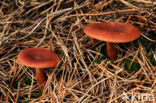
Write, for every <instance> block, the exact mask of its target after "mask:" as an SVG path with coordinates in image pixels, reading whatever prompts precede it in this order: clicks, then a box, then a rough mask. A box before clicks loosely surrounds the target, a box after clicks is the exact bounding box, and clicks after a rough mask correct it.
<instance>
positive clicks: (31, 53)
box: [17, 48, 60, 85]
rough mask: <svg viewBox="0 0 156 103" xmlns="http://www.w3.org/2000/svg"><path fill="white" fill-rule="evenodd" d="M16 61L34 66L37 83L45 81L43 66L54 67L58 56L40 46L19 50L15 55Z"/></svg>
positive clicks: (58, 59)
mask: <svg viewBox="0 0 156 103" xmlns="http://www.w3.org/2000/svg"><path fill="white" fill-rule="evenodd" d="M17 59H18V61H19V62H20V63H21V64H23V65H25V66H28V67H32V68H36V79H37V82H38V84H39V85H43V83H45V81H46V78H45V73H44V71H43V70H42V69H43V68H49V67H54V66H56V65H57V64H58V62H59V61H60V58H59V57H58V56H57V55H56V54H55V53H53V52H51V51H49V50H46V49H42V48H29V49H24V50H22V51H20V53H19V54H18V56H17Z"/></svg>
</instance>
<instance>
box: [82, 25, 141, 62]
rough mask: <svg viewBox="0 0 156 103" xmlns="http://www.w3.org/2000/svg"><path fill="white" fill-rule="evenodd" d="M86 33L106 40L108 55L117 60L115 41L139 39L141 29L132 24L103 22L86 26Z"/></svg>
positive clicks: (123, 41) (124, 41) (122, 41)
mask: <svg viewBox="0 0 156 103" xmlns="http://www.w3.org/2000/svg"><path fill="white" fill-rule="evenodd" d="M84 32H85V33H86V35H88V36H90V37H92V38H95V39H98V40H102V41H106V46H107V56H108V57H109V58H110V59H111V60H116V58H117V50H116V47H115V44H114V43H126V42H130V41H133V40H135V39H137V38H138V37H139V36H140V31H139V30H138V29H137V28H136V27H135V26H133V25H131V24H126V23H121V22H103V23H94V24H89V25H88V26H86V27H85V29H84Z"/></svg>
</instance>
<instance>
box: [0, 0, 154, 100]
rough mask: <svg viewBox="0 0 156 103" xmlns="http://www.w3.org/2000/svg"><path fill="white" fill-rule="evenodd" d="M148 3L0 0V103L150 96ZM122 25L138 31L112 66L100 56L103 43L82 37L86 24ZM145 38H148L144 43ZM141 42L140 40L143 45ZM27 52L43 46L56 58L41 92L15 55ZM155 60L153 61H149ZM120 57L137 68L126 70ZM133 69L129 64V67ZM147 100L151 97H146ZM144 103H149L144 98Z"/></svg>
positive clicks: (134, 0) (151, 66)
mask: <svg viewBox="0 0 156 103" xmlns="http://www.w3.org/2000/svg"><path fill="white" fill-rule="evenodd" d="M155 3H156V2H155V1H153V0H132V1H128V0H98V1H97V0H13V1H8V0H1V1H0V81H1V82H0V102H11V103H17V102H30V103H33V102H51V103H57V102H59V103H65V102H66V103H74V102H85V103H87V102H103V103H104V102H110V103H111V102H121V103H122V102H123V103H126V102H128V101H127V100H126V99H124V98H122V97H123V96H124V94H123V92H124V93H126V94H127V95H128V97H130V96H131V93H134V94H136V98H137V99H139V96H141V95H144V94H151V95H154V96H155V95H156V94H155V85H156V82H155V80H156V79H155V77H156V66H155V65H154V63H153V62H154V60H155V56H156V54H155V53H156V47H155V39H156V38H155V35H156V34H155V30H156V26H155V24H156V19H155V18H156V12H155V11H156V8H155V6H154V5H155ZM106 21H116V22H119V21H120V22H126V23H129V24H133V25H135V26H137V27H138V28H139V30H140V31H141V34H142V35H144V36H141V37H140V38H139V40H138V42H137V44H136V43H129V44H128V45H127V44H125V45H122V47H123V48H126V50H125V49H123V48H122V47H120V46H119V47H118V49H119V50H120V53H119V55H118V56H119V58H118V60H116V61H115V62H111V61H110V60H109V59H107V58H104V59H103V60H102V61H101V62H100V63H99V62H97V61H98V60H99V59H101V58H103V57H105V54H101V52H100V51H101V50H103V49H102V48H104V47H105V43H103V42H100V41H97V40H95V39H91V38H89V37H87V36H86V35H85V34H84V32H83V29H84V27H85V26H86V25H88V24H91V23H99V22H106ZM147 38H149V39H148V40H147ZM142 39H143V40H144V41H148V42H144V43H142V42H141V41H142ZM26 48H46V49H48V50H50V51H53V52H55V53H56V54H58V55H59V57H60V58H61V61H60V64H59V66H57V67H55V68H52V69H50V70H45V72H46V75H47V79H48V80H47V83H46V85H45V88H44V90H43V92H42V93H41V91H40V90H39V87H38V85H37V82H36V78H35V71H34V70H33V69H30V68H28V67H25V66H22V65H21V64H20V63H19V62H18V61H17V54H18V53H19V52H20V51H21V50H23V49H26ZM151 57H154V59H149V58H151ZM125 59H128V60H130V61H134V62H136V63H138V64H139V65H140V69H139V70H138V71H136V72H128V70H126V69H125V65H126V63H125ZM130 65H132V63H130ZM151 100H152V99H151ZM147 102H150V100H149V99H148V100H147Z"/></svg>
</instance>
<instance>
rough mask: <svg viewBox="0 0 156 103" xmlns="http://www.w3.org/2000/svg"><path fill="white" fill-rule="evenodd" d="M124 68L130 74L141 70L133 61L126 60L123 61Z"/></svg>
mask: <svg viewBox="0 0 156 103" xmlns="http://www.w3.org/2000/svg"><path fill="white" fill-rule="evenodd" d="M125 68H126V70H127V71H128V72H130V73H132V72H137V71H138V70H139V69H140V68H141V66H140V64H139V63H137V62H135V61H131V60H130V59H126V60H125Z"/></svg>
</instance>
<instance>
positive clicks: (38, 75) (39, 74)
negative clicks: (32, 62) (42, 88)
mask: <svg viewBox="0 0 156 103" xmlns="http://www.w3.org/2000/svg"><path fill="white" fill-rule="evenodd" d="M36 79H37V82H38V84H39V85H43V83H45V81H46V78H45V73H44V71H43V70H42V69H38V68H36Z"/></svg>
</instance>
